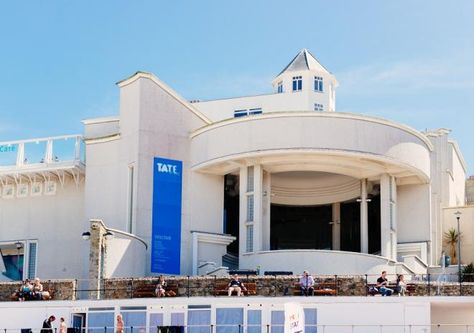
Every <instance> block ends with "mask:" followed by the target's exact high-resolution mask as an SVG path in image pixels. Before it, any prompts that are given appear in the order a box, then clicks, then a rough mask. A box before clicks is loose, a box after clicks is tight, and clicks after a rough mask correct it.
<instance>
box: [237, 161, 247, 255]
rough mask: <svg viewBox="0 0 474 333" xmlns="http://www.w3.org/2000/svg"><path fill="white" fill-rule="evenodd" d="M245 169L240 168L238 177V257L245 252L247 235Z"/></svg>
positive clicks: (244, 167)
mask: <svg viewBox="0 0 474 333" xmlns="http://www.w3.org/2000/svg"><path fill="white" fill-rule="evenodd" d="M246 222H247V167H246V166H243V167H240V175H239V256H241V255H242V254H243V253H245V252H246V243H247V234H246V231H247V230H246Z"/></svg>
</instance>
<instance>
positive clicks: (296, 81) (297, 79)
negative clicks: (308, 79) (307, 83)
mask: <svg viewBox="0 0 474 333" xmlns="http://www.w3.org/2000/svg"><path fill="white" fill-rule="evenodd" d="M302 89H303V77H302V76H293V91H301V90H302Z"/></svg>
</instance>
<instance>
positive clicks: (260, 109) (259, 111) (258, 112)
mask: <svg viewBox="0 0 474 333" xmlns="http://www.w3.org/2000/svg"><path fill="white" fill-rule="evenodd" d="M261 113H262V108H255V109H250V110H249V115H250V116H251V115H254V114H261Z"/></svg>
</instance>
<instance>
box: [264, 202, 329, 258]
mask: <svg viewBox="0 0 474 333" xmlns="http://www.w3.org/2000/svg"><path fill="white" fill-rule="evenodd" d="M270 216H271V225H270V249H272V250H283V249H331V246H332V234H331V224H330V222H331V220H332V207H331V205H322V206H287V205H276V204H272V205H271V215H270Z"/></svg>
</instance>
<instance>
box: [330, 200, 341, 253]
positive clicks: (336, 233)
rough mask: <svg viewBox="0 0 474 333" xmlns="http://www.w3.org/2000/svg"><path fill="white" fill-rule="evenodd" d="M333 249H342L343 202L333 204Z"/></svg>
mask: <svg viewBox="0 0 474 333" xmlns="http://www.w3.org/2000/svg"><path fill="white" fill-rule="evenodd" d="M332 249H333V250H340V249H341V203H340V202H335V203H333V204H332Z"/></svg>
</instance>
